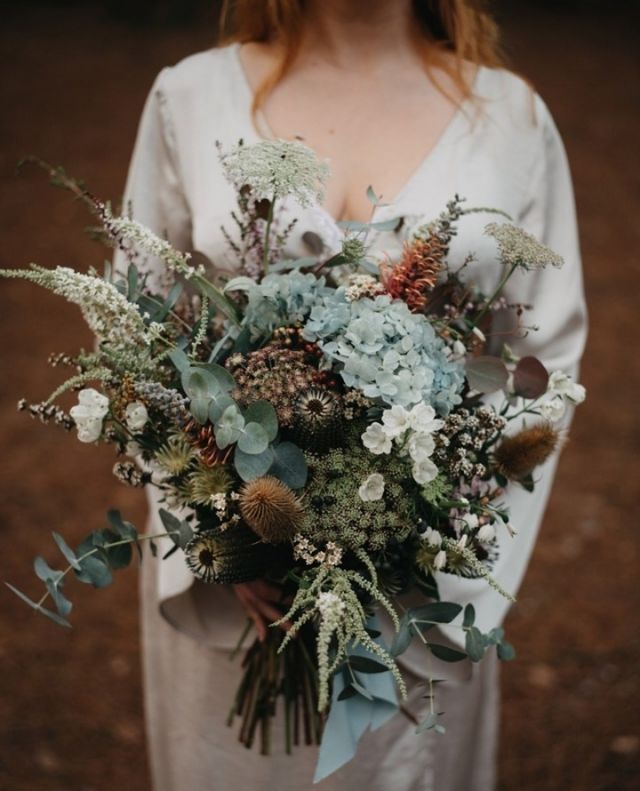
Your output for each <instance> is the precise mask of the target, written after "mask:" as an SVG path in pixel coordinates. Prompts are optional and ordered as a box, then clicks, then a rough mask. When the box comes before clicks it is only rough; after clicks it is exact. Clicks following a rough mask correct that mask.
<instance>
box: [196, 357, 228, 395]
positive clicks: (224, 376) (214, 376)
mask: <svg viewBox="0 0 640 791" xmlns="http://www.w3.org/2000/svg"><path fill="white" fill-rule="evenodd" d="M201 370H202V371H204V372H205V373H206V374H207V375H208V376H209V377H210V379H211V380H212V381H214V382H215V383H216V385H217V387H218V388H219V389H220V390H222V391H224V392H225V393H228V392H229V390H233V388H234V387H235V386H236V380H235V379H234V378H233V376H231V374H230V373H229V371H227V369H226V368H224V367H223V366H222V365H218V363H207V365H205V366H203V367H202V369H201Z"/></svg>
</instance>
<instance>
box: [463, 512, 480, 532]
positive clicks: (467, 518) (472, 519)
mask: <svg viewBox="0 0 640 791" xmlns="http://www.w3.org/2000/svg"><path fill="white" fill-rule="evenodd" d="M462 521H463V522H464V523H465V524H466V526H467V527H469V528H471V530H473V528H474V527H478V517H477V516H476V514H465V515H464V516H463V517H462Z"/></svg>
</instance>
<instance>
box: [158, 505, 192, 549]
mask: <svg viewBox="0 0 640 791" xmlns="http://www.w3.org/2000/svg"><path fill="white" fill-rule="evenodd" d="M158 514H159V515H160V519H161V520H162V524H163V525H164V528H165V530H166V531H167V533H168V534H169V538H170V539H171V540H172V541H173V543H174V544H175V545H176V547H178V548H179V549H184V548H185V547H186V545H187V544H188V543H189V541H191V539H192V538H193V530H192V529H191V527H190V526H189V523H188V522H185V521H181V520H180V519H178V518H177V517H176V516H174V515H173V514H172V513H170V512H169V511H166V510H165V509H164V508H160V509H159V511H158Z"/></svg>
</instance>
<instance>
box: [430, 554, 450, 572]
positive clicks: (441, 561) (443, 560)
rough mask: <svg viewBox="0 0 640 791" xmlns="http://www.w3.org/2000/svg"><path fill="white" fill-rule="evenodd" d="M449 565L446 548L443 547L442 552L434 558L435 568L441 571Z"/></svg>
mask: <svg viewBox="0 0 640 791" xmlns="http://www.w3.org/2000/svg"><path fill="white" fill-rule="evenodd" d="M446 565H447V553H446V552H445V551H444V549H441V550H440V552H438V554H437V555H436V556H435V558H434V559H433V568H434V569H435V570H436V571H441V570H442V569H443V568H444V567H445V566H446Z"/></svg>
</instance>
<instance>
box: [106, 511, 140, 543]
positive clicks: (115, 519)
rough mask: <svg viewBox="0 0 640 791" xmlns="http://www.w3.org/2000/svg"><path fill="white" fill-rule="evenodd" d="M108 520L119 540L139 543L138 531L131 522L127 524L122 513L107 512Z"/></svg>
mask: <svg viewBox="0 0 640 791" xmlns="http://www.w3.org/2000/svg"><path fill="white" fill-rule="evenodd" d="M107 520H108V521H109V524H110V525H111V526H112V527H113V529H114V530H115V532H116V534H117V535H118V536H119V538H130V539H132V540H133V541H137V539H138V531H137V530H136V529H135V527H134V526H133V525H132V524H131V522H125V520H124V519H123V518H122V514H121V513H120V511H117V510H115V509H111V510H109V511H107Z"/></svg>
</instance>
